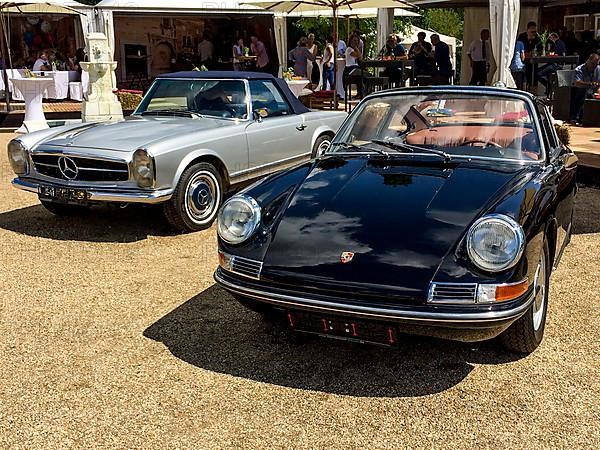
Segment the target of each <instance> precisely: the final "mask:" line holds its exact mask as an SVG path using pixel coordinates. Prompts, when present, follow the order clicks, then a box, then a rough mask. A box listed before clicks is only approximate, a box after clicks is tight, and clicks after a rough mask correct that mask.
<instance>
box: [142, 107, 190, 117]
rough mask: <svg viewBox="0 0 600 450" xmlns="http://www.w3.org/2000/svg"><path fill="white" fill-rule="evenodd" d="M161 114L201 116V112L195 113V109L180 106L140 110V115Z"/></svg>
mask: <svg viewBox="0 0 600 450" xmlns="http://www.w3.org/2000/svg"><path fill="white" fill-rule="evenodd" d="M162 115H170V116H181V117H202V114H200V113H197V112H195V111H190V110H189V109H181V108H165V109H151V110H148V111H143V112H142V116H162Z"/></svg>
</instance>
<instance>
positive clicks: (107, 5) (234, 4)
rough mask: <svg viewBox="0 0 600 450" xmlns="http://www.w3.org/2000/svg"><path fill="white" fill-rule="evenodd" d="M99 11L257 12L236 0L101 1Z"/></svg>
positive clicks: (253, 7) (254, 8)
mask: <svg viewBox="0 0 600 450" xmlns="http://www.w3.org/2000/svg"><path fill="white" fill-rule="evenodd" d="M96 7H97V8H101V9H112V10H121V11H136V10H140V11H145V12H150V11H156V12H164V11H169V12H173V11H177V10H205V11H206V10H211V11H230V12H233V11H240V12H247V11H248V10H250V11H258V10H260V8H256V7H255V6H252V5H247V4H242V2H241V1H238V0H169V1H165V0H102V1H101V2H100V3H98V4H97V5H96Z"/></svg>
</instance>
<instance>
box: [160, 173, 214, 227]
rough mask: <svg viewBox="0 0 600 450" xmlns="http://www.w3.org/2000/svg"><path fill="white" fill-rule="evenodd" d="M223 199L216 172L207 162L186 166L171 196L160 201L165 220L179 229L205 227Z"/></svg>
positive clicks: (212, 218)
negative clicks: (165, 201) (163, 202)
mask: <svg viewBox="0 0 600 450" xmlns="http://www.w3.org/2000/svg"><path fill="white" fill-rule="evenodd" d="M222 200H223V182H222V179H221V175H220V174H219V171H218V170H217V169H216V168H215V167H214V166H213V165H212V164H208V163H198V164H194V165H193V166H190V167H188V168H187V169H186V170H185V171H184V172H183V174H182V175H181V177H180V179H179V182H178V183H177V186H176V187H175V191H174V192H173V197H172V198H171V200H169V201H168V202H167V203H165V204H164V213H165V217H166V218H167V220H168V221H169V223H170V224H171V225H172V226H173V227H175V228H176V229H178V230H179V231H183V232H190V231H200V230H205V229H206V228H209V227H210V226H211V225H212V223H213V222H214V220H215V217H216V216H217V211H218V210H219V206H220V205H221V201H222Z"/></svg>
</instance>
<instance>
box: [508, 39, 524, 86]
mask: <svg viewBox="0 0 600 450" xmlns="http://www.w3.org/2000/svg"><path fill="white" fill-rule="evenodd" d="M510 72H511V74H512V77H513V79H514V80H515V84H516V85H517V89H520V90H523V88H524V87H525V44H524V43H523V41H517V42H516V43H515V53H514V55H513V59H512V62H511V63H510Z"/></svg>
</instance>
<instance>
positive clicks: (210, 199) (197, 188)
mask: <svg viewBox="0 0 600 450" xmlns="http://www.w3.org/2000/svg"><path fill="white" fill-rule="evenodd" d="M185 197H186V201H185V209H186V212H187V213H188V216H189V217H190V219H192V220H193V221H194V222H197V223H202V222H206V221H207V220H209V219H210V218H211V216H212V215H213V213H214V212H215V210H216V206H217V205H218V201H219V197H220V192H219V188H218V184H217V180H216V179H215V178H214V176H213V175H212V174H211V173H207V172H199V173H197V174H195V175H194V176H193V177H192V179H191V180H190V182H189V183H188V185H187V189H186V196H185Z"/></svg>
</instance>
